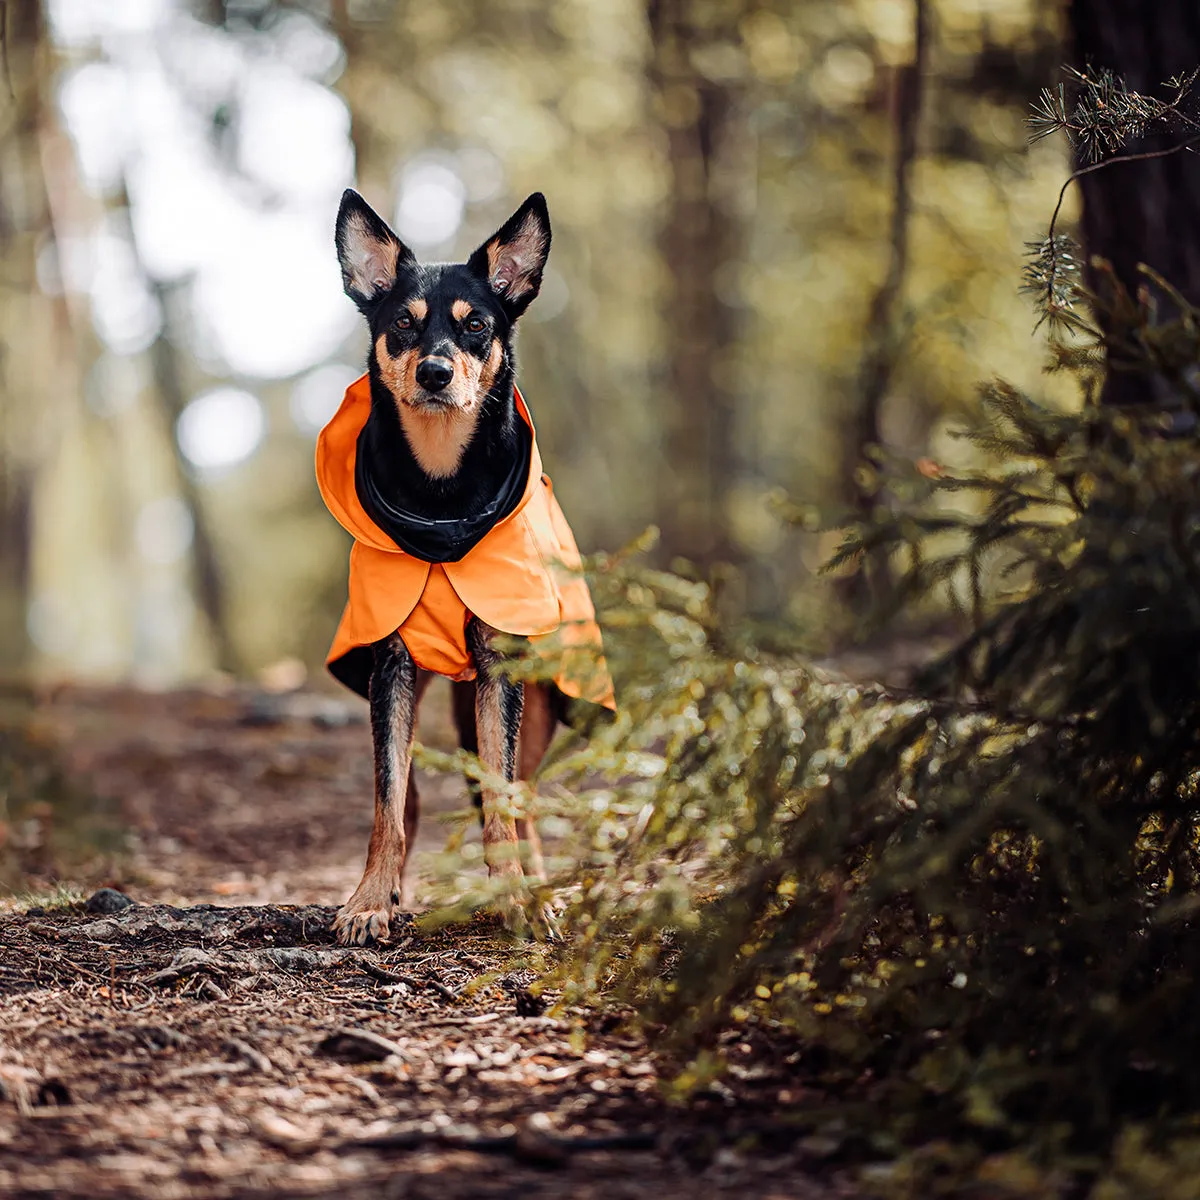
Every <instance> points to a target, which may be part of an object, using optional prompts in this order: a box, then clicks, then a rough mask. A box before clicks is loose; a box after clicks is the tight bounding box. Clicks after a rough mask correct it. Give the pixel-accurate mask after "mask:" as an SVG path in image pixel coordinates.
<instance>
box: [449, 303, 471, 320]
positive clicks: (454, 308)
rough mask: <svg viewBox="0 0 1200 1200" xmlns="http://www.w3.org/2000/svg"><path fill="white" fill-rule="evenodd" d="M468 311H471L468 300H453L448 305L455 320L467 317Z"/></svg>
mask: <svg viewBox="0 0 1200 1200" xmlns="http://www.w3.org/2000/svg"><path fill="white" fill-rule="evenodd" d="M470 311H471V304H470V301H468V300H455V302H454V303H453V304H452V305H450V315H451V316H452V317H453V318H454V319H455V320H456V321H462V320H464V319H465V318H466V317H467V315H468V314H469V313H470Z"/></svg>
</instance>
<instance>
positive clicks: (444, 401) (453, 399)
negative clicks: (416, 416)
mask: <svg viewBox="0 0 1200 1200" xmlns="http://www.w3.org/2000/svg"><path fill="white" fill-rule="evenodd" d="M401 400H402V401H403V403H405V404H407V405H408V406H409V407H410V408H415V409H417V410H419V411H422V412H429V413H454V412H464V413H466V412H470V411H471V410H472V409H473V408H474V407H475V405H474V404H473V403H472V401H471V400H470V399H469V398H465V397H462V396H459V395H458V394H456V392H455V391H452V390H451V389H449V388H440V389H439V390H438V391H436V392H430V391H427V390H426V389H425V388H423V387H417V388H414V389H413V390H412V391H411V392H410V393H409V394H408V395H407V396H402V397H401Z"/></svg>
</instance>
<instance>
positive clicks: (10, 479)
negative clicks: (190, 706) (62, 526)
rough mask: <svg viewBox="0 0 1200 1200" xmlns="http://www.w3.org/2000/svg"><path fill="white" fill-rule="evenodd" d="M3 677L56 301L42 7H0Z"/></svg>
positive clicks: (25, 561) (16, 638) (15, 655)
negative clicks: (39, 378) (36, 374)
mask: <svg viewBox="0 0 1200 1200" xmlns="http://www.w3.org/2000/svg"><path fill="white" fill-rule="evenodd" d="M0 20H2V24H0V38H2V39H3V44H2V47H0V48H2V54H0V264H2V266H3V277H4V282H3V288H2V291H0V675H4V676H12V675H20V674H22V673H23V672H24V670H25V668H26V667H27V666H28V661H29V655H30V645H29V638H28V634H27V632H26V630H27V614H28V610H29V591H30V566H31V556H32V530H33V525H32V507H33V506H32V497H33V483H34V478H35V473H36V470H37V447H38V444H39V439H38V436H37V425H38V421H39V417H40V407H41V406H40V402H39V401H40V398H39V397H38V396H36V395H34V394H33V393H32V392H31V390H30V387H29V380H28V378H27V377H26V375H27V371H28V360H29V358H30V356H32V355H36V354H37V353H38V352H39V350H40V349H43V347H42V346H41V345H40V342H39V336H38V335H40V334H44V333H45V332H46V326H45V325H42V324H41V323H42V322H46V323H48V324H52V321H53V318H52V315H51V313H50V311H49V309H50V305H51V302H50V301H49V300H48V299H47V298H46V297H43V296H41V295H40V293H39V292H38V287H37V272H36V267H35V263H36V249H37V242H38V238H39V236H40V235H41V234H42V233H43V232H44V231H45V230H46V228H47V226H48V221H47V214H46V204H45V189H44V187H43V181H42V176H41V164H40V161H39V158H38V151H37V131H38V123H39V121H40V119H41V111H42V92H41V87H42V79H41V76H40V74H39V71H38V63H39V54H38V50H39V46H40V44H41V41H42V37H43V27H42V19H41V11H40V7H39V6H38V5H36V4H12V3H9V4H7V5H0Z"/></svg>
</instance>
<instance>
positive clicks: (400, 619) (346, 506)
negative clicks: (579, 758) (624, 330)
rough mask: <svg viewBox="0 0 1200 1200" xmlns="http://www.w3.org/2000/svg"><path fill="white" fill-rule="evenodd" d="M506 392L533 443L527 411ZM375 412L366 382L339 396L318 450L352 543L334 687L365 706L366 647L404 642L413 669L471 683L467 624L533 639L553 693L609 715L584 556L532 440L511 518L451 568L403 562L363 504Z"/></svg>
mask: <svg viewBox="0 0 1200 1200" xmlns="http://www.w3.org/2000/svg"><path fill="white" fill-rule="evenodd" d="M513 391H514V395H515V399H516V405H517V412H518V414H519V415H520V417H521V419H522V420H523V421H524V422H525V423H526V424H527V425H528V426H529V428H530V431H531V433H532V431H533V421H532V419H531V418H530V415H529V410H528V408H526V407H525V401H524V399H523V398H522V396H521V393H520V392H519V391H517V390H516V388H514V389H513ZM370 412H371V387H370V381H369V379H368V377H367V376H366V375H363V376H362V377H361V378H360V379H357V380H355V382H354V383H352V384H351V385H350V386H349V387H348V388H347V389H346V395H345V398H344V399H343V400H342V404H341V407H340V408H339V409H338V411H337V412H336V413H335V414H334V416H333V418H332V419H331V420H330V422H329V424H328V425H326V426H325V428H324V429H322V430H321V434H320V436H319V437H318V439H317V484H318V485H319V487H320V489H321V496H322V498H323V499H324V501H325V505H326V507H327V508H328V509H329V511H330V512H331V513H332V514H333V516H334V517H335V518H336V520H337V522H338V524H339V525H341V526H342V528H343V529H345V530H346V531H347V533H349V534H350V535H351V536H352V537H353V538H354V545H353V546H352V547H351V549H350V598H349V601H348V603H347V604H346V610H345V612H344V613H343V614H342V620H341V623H340V624H339V625H338V629H337V633H336V634H335V635H334V639H333V645H332V646H331V647H330V650H329V656H328V658H327V659H326V665H327V666H328V667H329V670H330V671H331V672H332V673H333V675H334V676H335V677H336V678H337V679H339V680H341V682H343V683H345V684H346V685H347V686H348V687H351V688H353V689H354V690H355V691H357V692H359V693H360V694H362V695H366V683H367V678H368V676H369V670H370V668H369V648H370V646H371V645H372V644H373V643H375V642H377V641H379V640H380V639H381V638H385V637H387V636H388V635H389V634H392V633H394V632H396V631H397V630H399V632H400V636H401V637H402V638H403V639H404V644H405V646H406V647H407V648H408V652H409V653H410V654H411V655H412V657H413V660H414V661H415V662H416V664H417V666H418V667H422V668H424V669H425V670H427V671H432V672H434V673H435V674H438V675H447V676H449V677H450V678H451V679H473V678H474V677H475V668H474V666H473V664H472V662H471V656H470V653H469V652H468V650H467V641H466V624H467V620H468V618H469V616H471V615H472V614H473V615H475V616H477V617H478V618H479V619H480V620H481V621H484V622H485V623H486V624H488V625H491V626H492V627H493V628H495V629H498V630H500V631H501V632H503V633H509V634H515V635H518V636H522V637H528V638H529V639H530V640H531V642H532V644H533V646H534V648H535V649H539V648H540V649H541V650H542V652H543V653H545V654H546V655H547V656H551V657H552V658H553V661H554V662H555V663H556V664H557V666H558V671H557V674H556V676H555V680H554V682H555V683H556V684H557V685H558V687H559V689H560V690H561V691H562V692H564V693H565V694H566V695H568V696H573V697H576V698H579V699H583V700H589V701H591V702H593V703H595V704H601V705H603V706H604V707H606V708H615V703H614V700H613V689H612V680H611V679H610V677H609V674H608V668H607V666H606V665H605V662H604V657H603V654H602V653H601V648H600V629H599V627H598V626H597V624H596V615H595V611H594V609H593V607H592V598H591V595H590V594H589V593H588V588H587V583H586V582H585V581H584V579H583V576H582V575H581V574H580V573H579V571H580V558H579V550H578V548H577V547H576V545H575V538H574V536H573V535H572V533H571V527H570V526H569V525H568V524H567V519H566V517H564V516H563V512H562V509H561V508H560V507H559V505H558V501H557V500H556V499H555V498H554V492H553V490H552V488H551V486H550V479H549V477H548V476H546V475H543V474H542V460H541V456H540V455H539V453H538V448H537V438H536V435H535V436H534V440H533V449H532V453H531V458H530V464H529V479H528V481H527V483H526V485H525V491H524V493H523V494H522V496H521V500H520V502H519V503H518V504H517V507H516V508H515V509H514V510H513V512H511V513H510V514H509V515H508V516H507V517H505V518H504V519H503V520H501V521H499V522H497V523H496V525H495V526H494V527H493V528H492V529H491V531H490V532H489V533H487V534H486V535H485V536H484V538H483V540H482V541H480V542H479V543H478V544H477V545H475V546H474V547H472V549H470V550H469V551H467V553H466V554H465V555H464V556H463V557H462V558H461V559H459V561H458V562H447V563H428V562H426V561H424V560H423V559H420V558H415V557H414V556H413V555H411V554H408V553H407V552H405V551H404V550H401V549H400V548H399V547H398V546H397V545H396V544H395V542H393V541H392V539H391V538H390V537H388V535H387V534H386V533H384V532H383V530H381V529H380V528H379V526H378V525H376V524H375V523H374V522H373V521H372V520H371V518H370V517H369V516H368V515H367V513H366V511H365V510H364V509H363V506H362V504H361V503H360V501H359V499H358V493H357V492H356V491H355V486H354V467H355V455H356V452H357V446H358V435H359V433H360V432H361V431H362V428H363V426H364V425H365V424H366V422H367V417H368V416H369V415H370ZM539 643H540V644H541V645H540V647H539Z"/></svg>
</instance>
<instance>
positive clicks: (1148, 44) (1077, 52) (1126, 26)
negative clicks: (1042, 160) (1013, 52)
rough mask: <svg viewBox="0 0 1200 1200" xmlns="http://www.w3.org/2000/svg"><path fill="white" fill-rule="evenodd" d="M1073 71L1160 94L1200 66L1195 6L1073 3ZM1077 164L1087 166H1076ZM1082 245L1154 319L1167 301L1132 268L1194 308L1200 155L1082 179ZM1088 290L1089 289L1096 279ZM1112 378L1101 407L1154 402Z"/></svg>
mask: <svg viewBox="0 0 1200 1200" xmlns="http://www.w3.org/2000/svg"><path fill="white" fill-rule="evenodd" d="M1069 16H1070V23H1071V37H1072V41H1073V47H1072V49H1073V52H1074V58H1075V63H1076V66H1077V67H1079V69H1081V70H1083V69H1086V68H1087V66H1088V65H1089V64H1090V65H1091V66H1093V67H1097V68H1101V67H1107V68H1109V69H1110V70H1111V71H1112V72H1113V73H1114V74H1116V75H1118V76H1120V77H1121V78H1122V79H1123V80H1124V81H1125V83H1126V85H1127V86H1128V87H1129V88H1131V89H1133V90H1134V91H1139V92H1150V93H1153V94H1156V95H1162V94H1163V89H1162V84H1163V82H1164V81H1165V80H1167V79H1169V78H1171V77H1172V76H1175V75H1181V74H1187V73H1189V72H1191V71H1193V70H1195V69H1196V68H1197V67H1200V5H1198V4H1197V3H1196V0H1154V2H1153V3H1146V0H1071V3H1070V9H1069ZM1189 132H1193V131H1191V130H1186V131H1182V132H1181V131H1180V130H1174V131H1173V132H1171V133H1169V134H1164V135H1155V136H1153V137H1148V138H1144V139H1142V140H1140V141H1136V142H1131V143H1129V144H1128V145H1126V146H1124V147H1123V148H1122V152H1123V153H1138V152H1142V151H1147V150H1157V149H1161V148H1165V147H1167V146H1170V145H1173V144H1176V143H1177V142H1179V141H1182V140H1184V138H1185V137H1186V136H1187V134H1188V133H1189ZM1080 165H1083V164H1080ZM1079 182H1080V186H1081V188H1082V193H1083V240H1084V246H1085V249H1086V251H1087V254H1088V256H1089V259H1090V258H1091V257H1092V256H1098V257H1100V258H1103V259H1106V260H1107V261H1108V262H1110V263H1111V264H1112V266H1113V270H1114V272H1115V274H1116V277H1117V279H1118V280H1119V281H1120V282H1121V283H1122V284H1123V285H1124V287H1125V288H1126V289H1127V290H1128V291H1129V293H1130V294H1131V295H1136V294H1137V292H1138V291H1139V289H1144V288H1148V289H1149V290H1150V291H1151V292H1152V293H1154V294H1155V295H1154V298H1155V300H1156V302H1157V304H1158V308H1159V311H1160V312H1161V313H1163V314H1164V315H1170V314H1171V312H1172V309H1173V305H1172V304H1171V301H1170V299H1169V297H1167V296H1165V295H1164V294H1162V292H1161V291H1160V290H1158V289H1155V288H1153V287H1151V286H1150V285H1149V282H1148V281H1147V279H1146V277H1145V276H1144V275H1141V274H1140V273H1139V272H1138V269H1137V268H1138V264H1139V263H1145V264H1146V265H1147V266H1150V267H1152V268H1153V269H1154V270H1155V271H1157V272H1158V273H1159V274H1160V275H1162V276H1163V277H1164V278H1165V279H1166V280H1168V281H1169V282H1170V283H1171V284H1172V285H1174V287H1176V288H1177V289H1178V290H1179V291H1180V292H1181V293H1182V294H1183V295H1184V296H1185V297H1186V298H1187V299H1188V300H1189V301H1191V302H1192V303H1193V304H1200V155H1197V154H1194V153H1189V152H1187V151H1184V152H1181V153H1178V154H1171V155H1168V156H1167V157H1165V158H1157V159H1150V160H1144V161H1140V162H1130V163H1118V164H1115V165H1113V166H1112V167H1108V168H1105V169H1103V170H1099V171H1093V172H1091V173H1090V174H1088V175H1085V176H1083V177H1082V178H1081V180H1080V181H1079ZM1089 282H1091V283H1093V284H1095V283H1096V282H1097V280H1096V278H1095V272H1094V271H1091V274H1090V276H1089ZM1111 365H1112V366H1113V367H1115V368H1116V369H1112V370H1110V371H1109V374H1108V379H1107V382H1106V384H1105V389H1104V393H1103V399H1104V400H1105V401H1107V402H1109V403H1117V404H1122V405H1128V404H1139V403H1149V402H1153V401H1154V400H1156V399H1157V398H1158V397H1157V396H1156V392H1155V386H1154V381H1152V380H1147V379H1146V378H1145V377H1144V376H1142V375H1139V374H1138V373H1136V372H1134V371H1129V370H1123V369H1121V364H1120V363H1117V362H1116V361H1115V360H1113V362H1112V363H1111Z"/></svg>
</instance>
